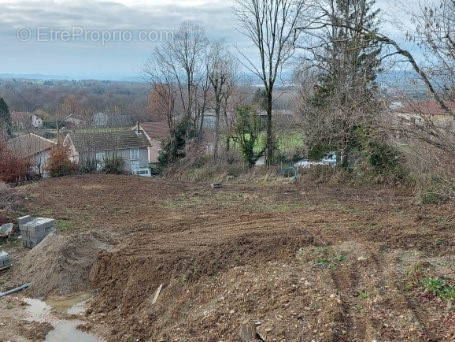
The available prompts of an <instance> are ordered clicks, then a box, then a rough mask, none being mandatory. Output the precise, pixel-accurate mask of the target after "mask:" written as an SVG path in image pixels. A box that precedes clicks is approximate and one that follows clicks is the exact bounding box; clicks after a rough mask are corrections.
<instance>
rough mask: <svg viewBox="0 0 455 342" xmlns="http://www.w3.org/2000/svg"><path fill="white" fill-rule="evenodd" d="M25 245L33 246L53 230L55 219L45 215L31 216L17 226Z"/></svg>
mask: <svg viewBox="0 0 455 342" xmlns="http://www.w3.org/2000/svg"><path fill="white" fill-rule="evenodd" d="M19 229H20V231H21V235H22V241H23V244H24V246H25V247H27V248H33V247H35V246H36V245H37V244H39V243H40V242H41V241H43V239H44V238H45V237H46V236H47V235H49V233H51V232H53V231H55V220H53V219H50V218H45V217H32V218H31V220H28V222H26V223H23V224H21V225H20V226H19Z"/></svg>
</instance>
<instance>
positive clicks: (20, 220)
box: [17, 215, 33, 228]
mask: <svg viewBox="0 0 455 342" xmlns="http://www.w3.org/2000/svg"><path fill="white" fill-rule="evenodd" d="M31 220H33V217H31V216H30V215H26V216H22V217H19V218H18V219H17V224H18V225H19V228H20V227H21V226H22V225H24V224H26V223H28V222H30V221H31Z"/></svg>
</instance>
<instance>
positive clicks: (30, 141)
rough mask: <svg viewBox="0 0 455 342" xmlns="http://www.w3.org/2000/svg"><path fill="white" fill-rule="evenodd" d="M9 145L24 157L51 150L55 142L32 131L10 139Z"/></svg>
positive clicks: (15, 152)
mask: <svg viewBox="0 0 455 342" xmlns="http://www.w3.org/2000/svg"><path fill="white" fill-rule="evenodd" d="M7 145H8V148H9V149H10V150H11V151H12V152H13V153H14V154H16V155H18V156H20V157H22V158H28V157H31V156H34V155H35V154H38V153H40V152H44V151H47V150H50V149H51V148H52V147H53V146H54V145H55V143H53V142H52V141H50V140H47V139H45V138H42V137H40V136H39V135H36V134H33V133H30V134H24V135H21V136H18V137H17V138H13V139H10V140H8V141H7Z"/></svg>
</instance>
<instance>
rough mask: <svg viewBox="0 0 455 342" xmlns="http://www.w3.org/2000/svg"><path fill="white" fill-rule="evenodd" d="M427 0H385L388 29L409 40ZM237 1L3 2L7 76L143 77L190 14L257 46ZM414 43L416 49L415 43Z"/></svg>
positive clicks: (211, 32)
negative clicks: (243, 25)
mask: <svg viewBox="0 0 455 342" xmlns="http://www.w3.org/2000/svg"><path fill="white" fill-rule="evenodd" d="M418 1H419V0H402V1H400V0H378V1H377V4H378V7H379V8H381V9H382V10H383V12H382V13H383V14H382V16H383V18H384V19H385V23H384V24H383V28H382V29H383V30H384V32H386V33H387V34H390V35H391V36H392V37H394V38H395V39H396V40H398V41H400V42H402V43H404V37H405V33H406V31H407V30H411V29H412V25H411V23H410V20H409V12H410V11H413V10H417V9H418ZM428 1H433V0H425V3H428ZM232 4H233V3H232V0H148V1H147V0H20V1H12V0H0V13H1V16H0V42H1V51H2V53H1V57H0V74H45V75H55V76H65V77H69V78H75V79H82V78H90V79H117V80H118V79H126V78H132V77H137V76H138V75H139V73H140V70H141V67H142V65H143V64H144V62H145V61H146V59H147V58H148V57H149V56H150V55H151V52H152V50H153V48H154V47H155V46H157V44H160V42H162V41H163V40H165V39H166V37H167V35H168V34H169V32H171V30H172V29H174V28H176V27H178V26H179V25H180V24H181V23H182V22H183V21H185V20H192V21H196V22H198V23H199V24H201V25H203V26H205V27H206V29H207V34H208V36H209V38H211V39H225V40H226V42H227V43H228V44H229V45H231V46H233V45H236V46H237V47H238V48H239V49H242V51H245V53H246V54H247V55H250V56H253V55H254V53H255V51H254V49H253V48H252V47H251V43H249V42H248V41H247V40H246V38H245V37H244V36H243V35H242V34H241V33H240V32H239V31H238V29H237V27H238V24H237V21H236V18H235V16H234V14H233V9H232ZM409 48H411V49H414V48H415V47H413V46H410V47H409Z"/></svg>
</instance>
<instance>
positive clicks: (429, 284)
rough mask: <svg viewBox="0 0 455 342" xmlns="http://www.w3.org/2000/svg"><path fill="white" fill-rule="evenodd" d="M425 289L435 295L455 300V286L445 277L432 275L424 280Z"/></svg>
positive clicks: (451, 300)
mask: <svg viewBox="0 0 455 342" xmlns="http://www.w3.org/2000/svg"><path fill="white" fill-rule="evenodd" d="M423 287H424V289H425V291H427V292H429V293H431V294H433V295H434V296H436V297H438V298H441V299H444V300H448V301H450V302H453V301H454V300H455V286H452V285H450V284H449V283H448V282H447V281H446V280H445V279H442V278H439V277H430V278H425V279H424V280H423Z"/></svg>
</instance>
